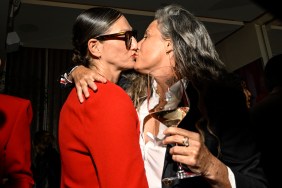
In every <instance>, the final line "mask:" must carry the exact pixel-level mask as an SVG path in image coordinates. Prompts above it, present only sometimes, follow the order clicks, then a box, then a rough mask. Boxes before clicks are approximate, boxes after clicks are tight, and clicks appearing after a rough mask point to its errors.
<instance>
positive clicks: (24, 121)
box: [0, 94, 34, 188]
mask: <svg viewBox="0 0 282 188" xmlns="http://www.w3.org/2000/svg"><path fill="white" fill-rule="evenodd" d="M31 120H32V107H31V103H30V101H29V100H25V99H21V98H17V97H12V96H8V95H3V94H0V187H1V188H2V187H4V188H31V187H32V186H33V184H34V181H33V178H32V172H31V154H30V152H31V137H30V123H31Z"/></svg>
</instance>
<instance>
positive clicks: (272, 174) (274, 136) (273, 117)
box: [251, 62, 282, 188]
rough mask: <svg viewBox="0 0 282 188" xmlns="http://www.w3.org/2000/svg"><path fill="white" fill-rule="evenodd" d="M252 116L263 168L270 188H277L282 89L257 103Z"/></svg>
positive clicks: (280, 163)
mask: <svg viewBox="0 0 282 188" xmlns="http://www.w3.org/2000/svg"><path fill="white" fill-rule="evenodd" d="M281 63H282V62H281ZM251 114H252V121H253V126H254V132H255V136H256V141H257V143H258V147H259V149H260V150H261V152H262V166H263V168H264V171H265V174H266V177H267V179H268V181H269V184H270V188H275V187H277V185H279V184H280V183H281V182H280V180H281V175H280V174H281V173H280V172H279V171H280V169H282V161H281V158H282V156H281V154H280V153H281V152H279V151H277V150H280V146H279V145H280V143H281V139H280V138H281V132H280V131H279V130H280V129H281V125H282V87H280V88H276V89H275V90H273V91H272V92H271V93H270V94H269V95H268V96H266V97H265V98H264V99H263V100H262V101H261V102H259V103H257V104H256V105H255V106H254V107H253V108H252V109H251ZM275 146H278V147H275ZM278 187H279V186H278Z"/></svg>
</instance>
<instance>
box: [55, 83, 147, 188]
mask: <svg viewBox="0 0 282 188" xmlns="http://www.w3.org/2000/svg"><path fill="white" fill-rule="evenodd" d="M96 84H97V86H98V88H99V92H95V93H94V92H93V91H92V90H89V92H90V94H91V97H90V98H88V99H87V100H86V101H84V102H83V103H82V104H81V103H80V102H79V101H78V98H77V94H76V90H75V89H73V90H72V91H71V93H70V95H69V96H68V99H67V100H66V102H65V104H64V106H63V108H62V110H61V113H60V122H59V146H60V154H61V159H62V176H61V187H62V188H66V187H75V188H101V187H102V188H147V187H148V184H147V179H146V175H145V169H144V162H143V159H142V155H141V150H140V146H139V131H140V130H139V120H138V116H137V113H136V110H135V108H134V106H133V103H132V101H131V99H130V98H129V96H128V95H127V94H126V93H125V91H124V90H123V89H121V88H120V87H119V86H117V85H116V84H113V83H111V82H109V81H108V82H107V83H106V84H102V83H98V82H97V83H96Z"/></svg>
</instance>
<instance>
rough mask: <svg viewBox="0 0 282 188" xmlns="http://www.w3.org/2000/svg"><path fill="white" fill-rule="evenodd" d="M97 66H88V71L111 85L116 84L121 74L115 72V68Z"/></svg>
mask: <svg viewBox="0 0 282 188" xmlns="http://www.w3.org/2000/svg"><path fill="white" fill-rule="evenodd" d="M99 65H100V66H97V65H92V66H90V69H91V70H93V71H94V72H95V73H97V74H99V75H101V76H103V77H104V78H106V79H107V80H109V81H111V82H113V83H117V82H118V79H119V76H120V73H121V71H120V70H117V69H116V68H115V67H111V66H104V65H102V64H99Z"/></svg>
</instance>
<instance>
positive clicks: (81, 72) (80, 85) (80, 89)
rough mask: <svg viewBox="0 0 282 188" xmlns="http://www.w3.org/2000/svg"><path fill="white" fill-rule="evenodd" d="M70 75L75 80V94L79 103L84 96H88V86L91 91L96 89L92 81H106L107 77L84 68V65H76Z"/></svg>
mask: <svg viewBox="0 0 282 188" xmlns="http://www.w3.org/2000/svg"><path fill="white" fill-rule="evenodd" d="M71 77H72V79H73V81H74V82H75V87H76V90H77V96H78V99H79V101H80V102H81V103H83V101H84V97H85V98H88V97H90V94H89V90H88V89H89V88H91V89H92V90H93V91H97V89H98V88H97V85H96V84H95V82H94V81H98V82H101V83H106V82H107V79H106V78H104V77H103V76H101V75H99V74H98V73H96V72H95V71H93V70H91V69H89V68H86V67H84V66H78V67H77V68H76V69H75V70H74V71H73V72H72V73H71ZM88 87H89V88H88Z"/></svg>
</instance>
